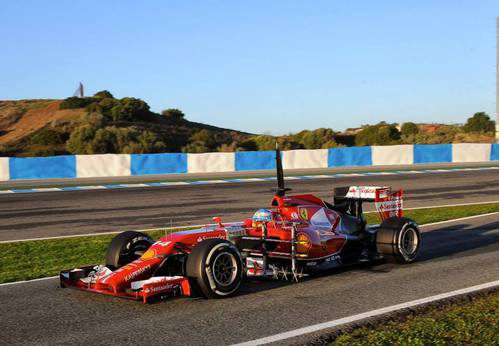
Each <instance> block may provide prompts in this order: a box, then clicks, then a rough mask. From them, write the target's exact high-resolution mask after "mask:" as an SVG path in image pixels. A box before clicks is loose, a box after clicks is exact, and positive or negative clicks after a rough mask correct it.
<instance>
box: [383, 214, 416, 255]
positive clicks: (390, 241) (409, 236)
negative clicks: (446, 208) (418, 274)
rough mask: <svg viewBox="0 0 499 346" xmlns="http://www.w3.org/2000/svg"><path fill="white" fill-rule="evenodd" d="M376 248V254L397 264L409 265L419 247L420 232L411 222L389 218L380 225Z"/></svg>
mask: <svg viewBox="0 0 499 346" xmlns="http://www.w3.org/2000/svg"><path fill="white" fill-rule="evenodd" d="M376 247H377V251H378V253H380V254H383V255H389V256H392V257H393V258H394V259H395V260H396V261H397V262H398V263H402V264H405V263H411V262H414V261H415V260H416V257H417V255H418V252H419V249H420V247H421V232H420V231H419V227H418V225H417V224H416V222H414V221H413V220H411V219H408V218H405V217H391V218H389V219H386V220H384V221H383V222H382V223H381V225H380V229H379V230H378V232H377V234H376Z"/></svg>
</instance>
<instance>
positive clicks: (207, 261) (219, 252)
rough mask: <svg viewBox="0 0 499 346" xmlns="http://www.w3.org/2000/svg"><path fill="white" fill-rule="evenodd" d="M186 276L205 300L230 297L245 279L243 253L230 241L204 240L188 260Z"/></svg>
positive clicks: (194, 249)
mask: <svg viewBox="0 0 499 346" xmlns="http://www.w3.org/2000/svg"><path fill="white" fill-rule="evenodd" d="M186 274H187V277H189V283H190V284H191V286H193V288H195V289H196V290H198V291H200V293H202V294H203V295H204V296H205V297H206V298H225V297H228V296H230V295H232V294H234V293H235V292H237V290H238V289H239V286H240V285H241V282H242V279H243V264H242V258H241V254H240V253H239V250H238V249H237V248H236V247H235V246H234V244H232V243H231V242H228V241H227V240H223V239H206V240H203V241H202V242H201V243H199V244H198V245H197V246H195V247H194V248H193V249H192V252H191V253H190V254H189V256H188V257H187V263H186Z"/></svg>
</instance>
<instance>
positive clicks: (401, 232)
mask: <svg viewBox="0 0 499 346" xmlns="http://www.w3.org/2000/svg"><path fill="white" fill-rule="evenodd" d="M408 232H413V234H414V236H415V237H416V241H417V244H416V248H415V249H414V251H413V252H412V253H411V254H407V253H406V252H405V250H404V249H403V244H402V242H403V238H404V236H406V234H407V233H408ZM395 238H396V244H395V246H396V247H397V251H396V253H395V259H396V260H397V262H399V263H411V262H414V260H415V259H416V257H417V255H418V252H419V248H420V246H421V234H420V232H419V228H418V226H417V225H416V224H415V223H414V222H406V223H404V225H403V226H402V228H400V229H398V230H397V232H396V235H395Z"/></svg>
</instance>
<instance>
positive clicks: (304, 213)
mask: <svg viewBox="0 0 499 346" xmlns="http://www.w3.org/2000/svg"><path fill="white" fill-rule="evenodd" d="M299 212H300V217H301V218H302V219H303V220H308V211H307V209H306V208H299Z"/></svg>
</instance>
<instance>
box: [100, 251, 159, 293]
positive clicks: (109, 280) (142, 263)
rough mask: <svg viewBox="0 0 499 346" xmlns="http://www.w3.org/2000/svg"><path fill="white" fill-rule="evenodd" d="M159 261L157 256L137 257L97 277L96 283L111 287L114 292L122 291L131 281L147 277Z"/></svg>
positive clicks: (129, 285)
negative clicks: (100, 277) (105, 274)
mask: <svg viewBox="0 0 499 346" xmlns="http://www.w3.org/2000/svg"><path fill="white" fill-rule="evenodd" d="M161 261H162V259H161V258H158V257H151V258H148V259H143V258H139V259H137V260H135V261H133V262H131V263H129V264H127V265H125V266H123V267H121V268H118V269H116V270H115V271H114V272H112V273H111V274H110V275H108V276H106V277H103V278H102V279H99V280H98V281H97V283H98V284H100V285H106V286H108V287H110V288H112V290H113V291H114V292H115V293H117V292H119V291H124V290H125V289H127V288H130V287H131V284H132V282H133V281H138V280H143V279H146V278H149V277H150V276H151V275H152V273H153V271H154V270H155V269H156V268H157V266H158V265H159V264H160V263H161Z"/></svg>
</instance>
